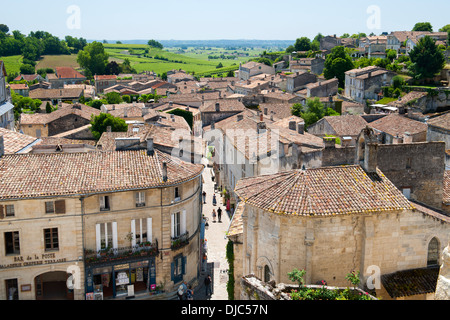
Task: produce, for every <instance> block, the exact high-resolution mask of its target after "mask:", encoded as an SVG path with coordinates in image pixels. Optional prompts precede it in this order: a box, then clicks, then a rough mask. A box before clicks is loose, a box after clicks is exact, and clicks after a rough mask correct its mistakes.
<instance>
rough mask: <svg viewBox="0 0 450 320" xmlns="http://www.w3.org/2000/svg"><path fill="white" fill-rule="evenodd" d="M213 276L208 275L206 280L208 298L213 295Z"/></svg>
mask: <svg viewBox="0 0 450 320" xmlns="http://www.w3.org/2000/svg"><path fill="white" fill-rule="evenodd" d="M211 282H212V281H211V276H210V275H209V274H208V275H207V276H206V278H205V290H206V297H208V296H209V295H211V294H212V292H211Z"/></svg>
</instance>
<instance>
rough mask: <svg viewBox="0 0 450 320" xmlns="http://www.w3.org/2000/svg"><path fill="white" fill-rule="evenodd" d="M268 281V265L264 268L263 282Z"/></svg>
mask: <svg viewBox="0 0 450 320" xmlns="http://www.w3.org/2000/svg"><path fill="white" fill-rule="evenodd" d="M269 281H270V268H269V266H268V265H265V266H264V282H269Z"/></svg>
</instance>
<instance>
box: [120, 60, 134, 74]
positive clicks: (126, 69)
mask: <svg viewBox="0 0 450 320" xmlns="http://www.w3.org/2000/svg"><path fill="white" fill-rule="evenodd" d="M120 71H121V72H122V73H137V71H136V69H134V68H133V67H132V66H131V62H130V59H128V58H125V60H124V61H123V62H122V64H121V65H120Z"/></svg>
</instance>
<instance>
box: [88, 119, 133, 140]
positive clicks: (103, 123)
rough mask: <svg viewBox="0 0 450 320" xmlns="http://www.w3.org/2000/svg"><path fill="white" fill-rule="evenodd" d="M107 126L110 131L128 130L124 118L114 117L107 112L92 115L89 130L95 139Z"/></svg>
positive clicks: (98, 137)
mask: <svg viewBox="0 0 450 320" xmlns="http://www.w3.org/2000/svg"><path fill="white" fill-rule="evenodd" d="M109 126H110V127H111V131H112V132H126V131H127V130H128V125H127V123H126V122H125V120H123V119H120V118H117V117H114V116H113V115H111V114H109V113H100V114H99V115H98V116H92V119H91V132H92V135H93V136H94V138H95V139H97V140H99V139H100V137H101V136H102V134H103V133H104V132H106V130H107V128H108V127H109Z"/></svg>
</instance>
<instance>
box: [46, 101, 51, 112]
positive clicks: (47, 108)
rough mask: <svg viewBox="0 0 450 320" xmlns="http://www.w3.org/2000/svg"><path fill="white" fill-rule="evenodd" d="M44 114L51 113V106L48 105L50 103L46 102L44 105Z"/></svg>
mask: <svg viewBox="0 0 450 320" xmlns="http://www.w3.org/2000/svg"><path fill="white" fill-rule="evenodd" d="M45 112H47V113H52V106H51V105H50V102H48V101H47V103H46V104H45Z"/></svg>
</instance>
